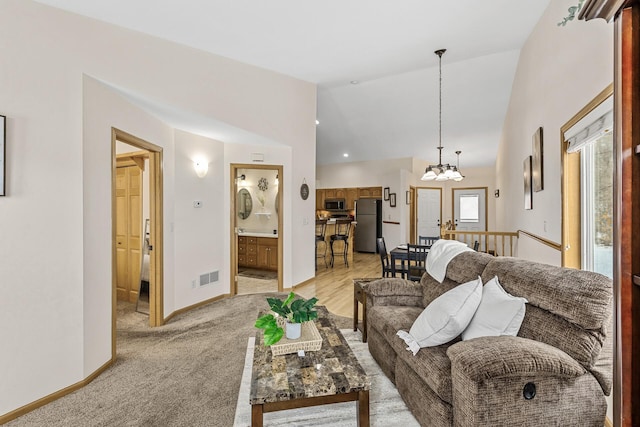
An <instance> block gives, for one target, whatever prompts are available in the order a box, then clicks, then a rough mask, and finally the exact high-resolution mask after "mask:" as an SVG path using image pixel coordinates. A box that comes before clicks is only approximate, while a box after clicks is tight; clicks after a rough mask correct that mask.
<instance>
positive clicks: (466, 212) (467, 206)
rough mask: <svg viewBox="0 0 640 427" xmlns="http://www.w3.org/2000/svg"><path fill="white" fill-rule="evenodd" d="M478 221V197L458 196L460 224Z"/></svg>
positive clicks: (474, 195)
mask: <svg viewBox="0 0 640 427" xmlns="http://www.w3.org/2000/svg"><path fill="white" fill-rule="evenodd" d="M478 221H480V197H478V195H477V194H463V195H460V222H478Z"/></svg>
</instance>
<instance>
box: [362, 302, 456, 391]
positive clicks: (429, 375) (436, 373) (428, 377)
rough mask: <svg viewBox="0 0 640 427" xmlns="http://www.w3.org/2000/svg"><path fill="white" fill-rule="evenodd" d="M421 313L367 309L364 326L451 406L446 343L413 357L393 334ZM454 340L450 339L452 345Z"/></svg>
mask: <svg viewBox="0 0 640 427" xmlns="http://www.w3.org/2000/svg"><path fill="white" fill-rule="evenodd" d="M421 312H422V309H421V308H417V307H401V306H374V307H372V308H371V309H370V310H369V308H367V324H368V325H369V327H370V328H374V329H376V331H378V333H379V334H380V335H381V336H383V337H384V340H385V341H386V343H387V344H388V345H389V346H390V347H391V348H393V350H395V352H396V354H397V356H398V357H401V358H403V359H404V360H405V361H406V363H408V364H409V365H410V366H411V367H412V368H413V369H414V370H415V372H416V375H419V376H420V378H422V379H423V380H424V381H425V382H426V383H427V384H428V385H429V387H430V388H431V389H432V390H433V391H434V392H435V393H436V394H437V395H438V396H440V398H441V399H442V400H443V401H445V402H448V403H451V399H452V397H451V362H449V358H448V357H447V354H446V352H447V348H448V347H449V344H445V345H441V346H436V347H429V348H423V349H422V350H420V352H418V354H417V355H416V356H413V354H412V353H411V352H410V351H407V346H406V344H405V342H404V341H403V340H402V339H401V338H399V337H398V336H397V335H396V332H397V331H398V330H400V329H409V328H410V327H411V325H412V324H413V322H414V321H415V319H416V318H417V317H418V316H419V315H420V313H421ZM458 341H459V339H454V340H453V341H452V343H455V342H458ZM376 345H380V344H379V343H377V344H376Z"/></svg>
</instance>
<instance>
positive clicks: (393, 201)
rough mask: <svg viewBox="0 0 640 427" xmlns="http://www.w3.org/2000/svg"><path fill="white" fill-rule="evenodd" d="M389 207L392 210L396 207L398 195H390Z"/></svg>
mask: <svg viewBox="0 0 640 427" xmlns="http://www.w3.org/2000/svg"><path fill="white" fill-rule="evenodd" d="M389 206H391V207H392V208H395V207H396V193H390V194H389Z"/></svg>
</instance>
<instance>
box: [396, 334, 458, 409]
mask: <svg viewBox="0 0 640 427" xmlns="http://www.w3.org/2000/svg"><path fill="white" fill-rule="evenodd" d="M396 341H397V342H400V343H402V344H404V343H403V342H402V340H401V339H400V338H398V337H396ZM457 342H459V340H458V339H456V340H453V341H452V342H450V343H447V344H443V345H439V346H435V347H425V348H423V349H421V350H420V351H419V352H418V353H417V354H416V355H415V356H414V355H413V354H411V352H410V351H407V350H404V351H401V352H399V353H398V357H399V358H401V359H402V360H403V361H404V362H405V363H406V364H407V365H409V366H410V367H411V369H412V370H413V371H414V372H415V373H416V375H418V376H419V377H420V379H421V380H422V381H423V382H424V383H426V384H427V385H428V386H429V388H430V389H431V390H433V391H434V392H435V393H436V394H437V395H438V397H440V399H442V400H443V401H445V402H447V403H451V402H452V399H453V397H452V391H451V360H450V359H449V356H447V349H448V348H449V346H450V345H453V344H454V343H457ZM395 348H396V349H397V348H398V346H395Z"/></svg>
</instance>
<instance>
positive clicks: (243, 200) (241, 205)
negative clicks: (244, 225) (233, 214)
mask: <svg viewBox="0 0 640 427" xmlns="http://www.w3.org/2000/svg"><path fill="white" fill-rule="evenodd" d="M237 204H238V217H240V219H247V218H249V215H251V209H252V208H253V200H251V193H249V190H247V189H246V188H242V189H241V190H240V191H238V201H237Z"/></svg>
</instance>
